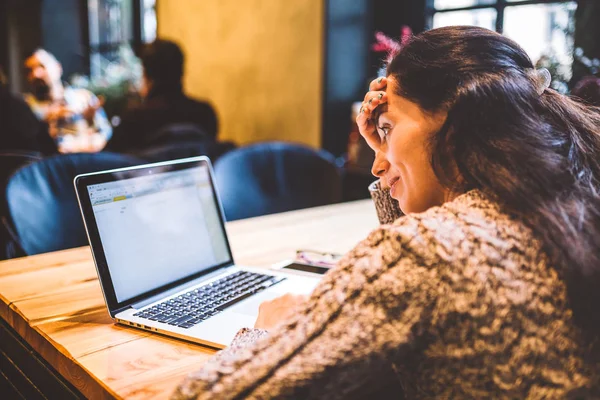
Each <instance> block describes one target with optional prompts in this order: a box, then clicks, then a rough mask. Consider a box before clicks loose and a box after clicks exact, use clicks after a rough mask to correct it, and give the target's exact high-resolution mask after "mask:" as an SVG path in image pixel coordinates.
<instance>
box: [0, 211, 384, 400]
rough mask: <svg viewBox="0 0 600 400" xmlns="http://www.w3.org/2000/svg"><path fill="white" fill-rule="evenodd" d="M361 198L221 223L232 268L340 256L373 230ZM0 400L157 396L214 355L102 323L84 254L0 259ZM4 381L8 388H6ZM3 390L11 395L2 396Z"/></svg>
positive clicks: (93, 275) (93, 276)
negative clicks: (300, 253)
mask: <svg viewBox="0 0 600 400" xmlns="http://www.w3.org/2000/svg"><path fill="white" fill-rule="evenodd" d="M377 224H378V222H377V217H376V214H375V209H374V206H373V204H372V202H371V201H370V200H363V201H357V202H351V203H343V204H336V205H332V206H325V207H318V208H313V209H307V210H300V211H294V212H289V213H283V214H276V215H270V216H265V217H259V218H253V219H247V220H242V221H236V222H232V223H229V224H227V230H228V234H229V237H230V242H231V247H232V251H233V255H234V258H235V260H236V263H238V264H243V265H251V266H268V265H271V264H273V263H275V262H278V261H281V260H284V259H287V258H293V257H294V255H295V251H296V250H297V249H300V248H302V249H310V250H319V251H327V252H339V253H343V252H346V251H348V250H349V249H351V248H352V247H353V246H354V245H355V244H356V243H357V242H358V241H360V240H361V239H363V238H364V237H366V236H367V234H368V232H369V231H371V230H372V229H373V228H375V227H376V226H377ZM0 317H1V321H0V322H2V329H0V331H1V337H0V350H1V351H0V372H1V373H2V375H0V398H4V397H3V396H2V393H13V395H14V393H15V392H14V387H15V386H16V387H19V390H20V393H21V394H22V395H23V396H24V397H25V398H27V399H30V398H45V397H44V396H47V397H48V398H69V397H72V398H78V397H87V398H137V399H148V398H166V397H168V396H169V395H170V393H171V392H172V391H173V390H174V388H175V387H176V386H177V384H178V383H179V382H180V381H181V380H182V379H183V377H184V376H185V375H187V374H188V373H189V372H191V371H193V370H195V369H198V368H200V366H201V365H202V363H203V362H204V361H205V360H206V359H208V358H209V357H210V356H211V355H212V354H214V350H212V349H209V348H206V347H202V346H200V345H197V344H192V343H188V342H184V341H180V340H176V339H171V338H168V337H164V336H160V335H158V334H152V333H149V332H145V331H140V330H136V329H133V328H128V327H122V326H119V325H115V324H114V323H113V321H112V320H111V319H110V317H109V316H108V313H107V310H106V308H105V305H104V300H103V298H102V293H101V291H100V285H99V283H98V279H97V276H96V269H95V267H94V264H93V261H92V257H91V253H90V250H89V248H88V247H83V248H78V249H72V250H66V251H60V252H55V253H48V254H42V255H38V256H31V257H25V258H21V259H15V260H8V261H3V262H0ZM9 382H10V383H9ZM11 391H12V392H11Z"/></svg>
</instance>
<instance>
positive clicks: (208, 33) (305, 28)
mask: <svg viewBox="0 0 600 400" xmlns="http://www.w3.org/2000/svg"><path fill="white" fill-rule="evenodd" d="M157 8H158V10H157V13H158V34H159V37H161V38H166V39H172V40H175V41H176V42H178V43H179V44H180V45H181V46H182V48H183V50H184V51H185V54H186V57H187V58H186V65H185V67H186V77H185V81H184V86H185V90H186V92H187V93H188V94H189V95H191V96H194V97H196V98H200V99H207V100H209V101H210V102H211V103H212V104H213V106H214V107H215V108H216V109H217V114H218V115H219V120H220V122H221V129H220V133H219V138H220V139H224V140H233V141H235V142H236V143H238V144H240V145H241V144H247V143H252V142H257V141H264V140H288V141H295V142H301V143H305V144H308V145H310V146H313V147H319V146H320V144H321V108H322V107H321V99H322V97H321V96H322V95H321V93H322V70H323V32H324V28H323V23H324V15H323V8H324V7H323V0H292V1H290V0H215V1H205V0H160V1H159V2H158V7H157Z"/></svg>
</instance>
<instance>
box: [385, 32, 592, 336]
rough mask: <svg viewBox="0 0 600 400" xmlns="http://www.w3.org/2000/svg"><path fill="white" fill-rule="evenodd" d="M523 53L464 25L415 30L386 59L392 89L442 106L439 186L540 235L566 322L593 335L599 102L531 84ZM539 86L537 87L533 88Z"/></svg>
mask: <svg viewBox="0 0 600 400" xmlns="http://www.w3.org/2000/svg"><path fill="white" fill-rule="evenodd" d="M533 68H534V66H533V64H532V62H531V60H530V59H529V57H528V56H527V54H526V53H525V51H524V50H523V49H522V48H521V47H520V46H519V45H517V44H516V43H515V42H513V41H512V40H510V39H508V38H506V37H504V36H502V35H499V34H497V33H495V32H492V31H489V30H486V29H482V28H477V27H466V26H454V27H447V28H440V29H434V30H430V31H427V32H424V33H422V34H419V35H416V36H414V37H413V38H412V40H411V41H409V42H408V43H407V44H406V45H405V46H403V47H402V49H401V50H400V51H399V52H398V53H397V54H396V55H395V56H394V57H393V59H392V60H391V62H390V63H389V64H388V68H387V71H388V75H390V76H392V77H393V78H394V79H395V80H396V82H397V83H398V93H397V94H398V95H400V96H403V97H405V98H407V99H409V100H411V101H413V102H415V103H417V104H419V105H420V106H421V107H422V108H423V109H425V110H426V111H432V112H433V111H438V110H441V109H444V110H447V112H448V116H447V119H446V121H445V123H444V125H443V127H442V129H441V130H440V131H439V132H438V133H437V134H436V135H434V137H433V138H432V140H431V154H432V158H431V164H432V166H433V168H434V171H435V172H436V175H437V176H438V178H439V179H440V182H442V183H443V184H444V185H446V186H448V187H455V185H456V184H457V179H456V177H455V176H449V174H447V171H456V167H457V168H458V171H459V175H460V177H461V179H460V185H461V187H460V189H461V190H465V191H466V190H469V189H474V188H477V189H480V190H482V191H483V192H485V193H489V194H491V195H493V196H495V197H496V198H498V200H499V201H501V202H502V203H503V204H504V206H505V208H506V210H507V211H508V212H509V213H511V214H512V215H515V216H517V217H518V218H520V219H521V220H522V221H524V222H525V223H526V224H527V225H528V226H529V227H530V228H531V229H532V230H533V232H534V234H535V235H536V237H537V238H538V239H539V240H540V241H541V243H542V246H543V249H544V251H545V252H546V254H547V255H548V256H549V257H550V260H551V263H552V265H554V266H555V267H556V269H557V270H558V272H559V275H560V276H561V277H562V278H563V279H564V280H565V282H566V284H567V290H568V294H569V301H570V306H571V308H572V309H573V311H574V317H575V320H576V321H577V322H578V323H579V324H581V325H582V326H583V327H584V328H586V329H587V330H588V332H589V331H593V332H595V333H600V196H599V190H600V182H599V179H600V109H598V108H594V107H588V106H586V105H584V104H582V103H579V102H577V101H575V100H573V99H571V98H569V97H568V96H565V95H561V94H559V93H557V92H556V91H554V90H552V89H545V90H544V91H543V93H541V94H540V92H541V90H540V87H539V82H538V81H536V80H535V79H533V78H532V77H535V73H532V72H534V69H533ZM541 89H542V90H543V87H542V88H541Z"/></svg>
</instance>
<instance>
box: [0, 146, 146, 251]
mask: <svg viewBox="0 0 600 400" xmlns="http://www.w3.org/2000/svg"><path fill="white" fill-rule="evenodd" d="M141 163H143V162H142V161H140V160H138V159H136V158H134V157H131V156H126V155H121V154H114V153H96V154H68V155H60V156H56V157H51V158H47V159H45V160H43V161H40V162H38V163H35V164H31V165H28V166H26V167H24V168H21V169H20V170H18V171H17V172H16V173H15V174H14V175H13V176H12V177H11V178H10V180H9V182H8V184H7V186H6V201H7V205H8V214H9V217H10V223H11V225H12V228H13V230H14V232H15V234H16V236H17V239H18V241H19V245H20V247H21V248H22V249H23V250H24V251H25V253H26V254H27V255H32V254H38V253H45V252H49V251H55V250H62V249H68V248H72V247H78V246H84V245H86V244H87V238H86V234H85V229H84V227H83V222H82V220H81V214H80V212H79V206H78V204H77V197H76V195H75V189H74V188H73V178H74V177H75V176H76V175H78V174H83V173H87V172H94V171H101V170H106V169H112V168H119V167H125V166H131V165H137V164H141Z"/></svg>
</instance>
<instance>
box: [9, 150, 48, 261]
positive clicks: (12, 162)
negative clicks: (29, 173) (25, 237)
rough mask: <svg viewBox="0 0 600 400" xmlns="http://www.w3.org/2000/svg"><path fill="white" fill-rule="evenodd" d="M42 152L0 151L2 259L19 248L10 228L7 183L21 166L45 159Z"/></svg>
mask: <svg viewBox="0 0 600 400" xmlns="http://www.w3.org/2000/svg"><path fill="white" fill-rule="evenodd" d="M43 158H44V157H43V155H42V153H39V152H35V151H28V150H18V149H16V150H3V151H0V193H1V195H0V260H5V259H7V258H9V255H13V254H16V253H17V252H18V248H17V247H16V243H15V241H14V238H13V232H12V231H11V230H10V229H9V228H8V222H7V219H8V207H7V205H6V198H5V193H6V190H5V189H6V184H7V183H8V180H9V178H10V177H11V176H12V174H14V173H15V172H16V171H17V170H18V169H19V168H21V167H24V166H25V165H29V164H32V163H34V162H38V161H41V160H42V159H43Z"/></svg>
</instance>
